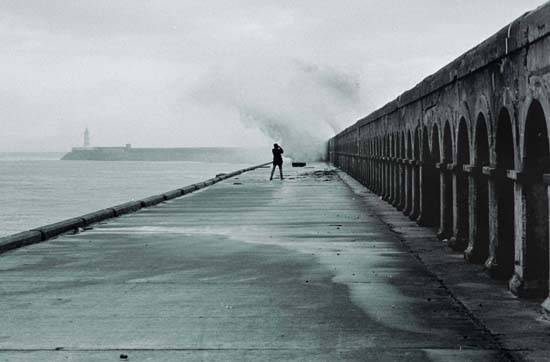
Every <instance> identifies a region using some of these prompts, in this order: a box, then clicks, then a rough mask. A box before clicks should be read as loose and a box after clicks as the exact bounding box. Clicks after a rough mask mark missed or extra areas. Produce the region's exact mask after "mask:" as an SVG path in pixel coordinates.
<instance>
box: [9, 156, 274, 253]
mask: <svg viewBox="0 0 550 362" xmlns="http://www.w3.org/2000/svg"><path fill="white" fill-rule="evenodd" d="M268 164H269V163H264V164H261V165H258V166H253V167H249V168H246V169H243V170H238V171H234V172H231V173H227V174H218V175H217V176H216V177H214V178H211V179H208V180H206V181H204V182H199V183H196V184H193V185H189V186H186V187H183V188H181V189H175V190H171V191H168V192H165V193H163V194H158V195H153V196H150V197H147V198H144V199H141V200H137V201H130V202H126V203H123V204H119V205H115V206H113V207H109V208H105V209H102V210H98V211H94V212H91V213H88V214H85V215H82V216H79V217H75V218H71V219H67V220H62V221H59V222H56V223H53V224H49V225H44V226H41V227H38V228H34V229H31V230H28V231H23V232H20V233H17V234H13V235H8V236H5V237H2V238H0V254H2V253H5V252H8V251H10V250H13V249H17V248H21V247H24V246H27V245H32V244H37V243H40V242H43V241H46V240H48V239H51V238H54V237H56V236H59V235H61V234H64V233H67V232H78V231H79V230H81V229H83V228H84V227H86V226H89V225H92V224H95V223H98V222H101V221H105V220H108V219H111V218H114V217H117V216H121V215H125V214H130V213H133V212H136V211H139V210H141V209H142V208H146V207H149V206H154V205H158V204H160V203H162V202H164V201H167V200H172V199H175V198H177V197H180V196H183V195H187V194H190V193H192V192H194V191H197V190H200V189H203V188H205V187H207V186H210V185H213V184H215V183H217V182H220V181H223V180H226V179H228V178H231V177H234V176H237V175H240V174H242V173H244V172H248V171H252V170H255V169H257V168H260V167H263V166H265V165H268Z"/></svg>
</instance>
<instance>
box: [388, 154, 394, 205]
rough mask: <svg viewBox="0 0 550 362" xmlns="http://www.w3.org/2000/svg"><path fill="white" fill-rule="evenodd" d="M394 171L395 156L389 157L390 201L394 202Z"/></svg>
mask: <svg viewBox="0 0 550 362" xmlns="http://www.w3.org/2000/svg"><path fill="white" fill-rule="evenodd" d="M393 177H394V172H393V157H388V202H389V203H390V204H393V198H394V192H393V186H394V180H393Z"/></svg>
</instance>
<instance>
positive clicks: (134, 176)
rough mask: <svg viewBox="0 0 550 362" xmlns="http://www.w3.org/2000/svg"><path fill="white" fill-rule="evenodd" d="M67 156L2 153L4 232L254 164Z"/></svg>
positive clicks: (0, 222)
mask: <svg viewBox="0 0 550 362" xmlns="http://www.w3.org/2000/svg"><path fill="white" fill-rule="evenodd" d="M62 155H63V154H60V153H38V154H29V153H19V154H15V153H0V201H1V205H2V206H1V207H0V236H6V235H9V234H13V233H16V232H19V231H24V230H28V229H31V228H33V227H37V226H41V225H44V224H49V223H52V222H56V221H60V220H63V219H66V218H69V217H74V216H78V215H81V214H84V213H87V212H91V211H95V210H98V209H101V208H105V207H109V206H113V205H116V204H119V203H122V202H127V201H130V200H135V199H139V198H143V197H147V196H151V195H153V194H156V193H160V192H165V191H168V190H171V189H174V188H178V187H182V186H186V185H189V184H192V183H195V182H198V181H203V180H206V179H208V178H211V177H214V176H215V175H216V174H218V173H221V172H230V171H235V170H238V169H241V168H245V167H249V166H251V165H250V164H238V163H231V164H229V163H206V162H186V161H177V162H140V161H131V162H118V161H117V162H103V161H59V158H60V157H61V156H62Z"/></svg>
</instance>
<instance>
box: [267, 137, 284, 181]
mask: <svg viewBox="0 0 550 362" xmlns="http://www.w3.org/2000/svg"><path fill="white" fill-rule="evenodd" d="M283 152H285V151H283V149H282V148H281V147H280V146H279V145H278V144H276V143H275V144H274V145H273V149H272V150H271V153H273V168H272V169H271V177H270V178H269V180H273V173H274V172H275V166H279V173H280V175H281V180H282V179H283V156H281V155H282V154H283Z"/></svg>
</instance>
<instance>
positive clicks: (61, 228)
mask: <svg viewBox="0 0 550 362" xmlns="http://www.w3.org/2000/svg"><path fill="white" fill-rule="evenodd" d="M84 226H85V224H84V219H82V218H80V217H75V218H72V219H67V220H62V221H59V222H56V223H53V224H49V225H44V226H41V227H38V228H36V229H32V230H31V231H39V232H41V233H42V240H48V239H50V238H52V237H54V236H57V235H59V234H63V233H66V232H68V231H75V230H78V229H79V228H83V227H84Z"/></svg>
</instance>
